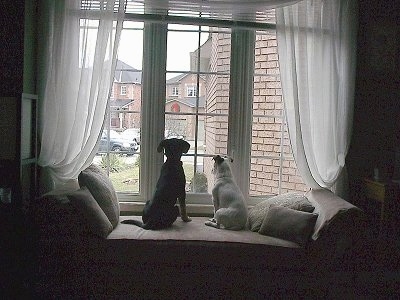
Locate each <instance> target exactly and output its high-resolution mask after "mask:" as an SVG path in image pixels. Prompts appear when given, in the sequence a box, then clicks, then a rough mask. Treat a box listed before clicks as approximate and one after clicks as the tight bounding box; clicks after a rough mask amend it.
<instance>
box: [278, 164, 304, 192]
mask: <svg viewBox="0 0 400 300" xmlns="http://www.w3.org/2000/svg"><path fill="white" fill-rule="evenodd" d="M308 190H309V188H308V187H307V186H306V185H305V184H304V182H303V180H302V179H301V177H300V174H299V172H298V171H297V167H296V162H295V161H294V160H293V159H284V160H283V161H282V179H281V194H283V193H289V192H306V191H308Z"/></svg>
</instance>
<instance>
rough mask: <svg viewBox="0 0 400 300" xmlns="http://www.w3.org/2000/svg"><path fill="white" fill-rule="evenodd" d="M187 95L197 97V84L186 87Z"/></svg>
mask: <svg viewBox="0 0 400 300" xmlns="http://www.w3.org/2000/svg"><path fill="white" fill-rule="evenodd" d="M186 96H187V97H196V96H197V89H196V87H195V86H187V87H186Z"/></svg>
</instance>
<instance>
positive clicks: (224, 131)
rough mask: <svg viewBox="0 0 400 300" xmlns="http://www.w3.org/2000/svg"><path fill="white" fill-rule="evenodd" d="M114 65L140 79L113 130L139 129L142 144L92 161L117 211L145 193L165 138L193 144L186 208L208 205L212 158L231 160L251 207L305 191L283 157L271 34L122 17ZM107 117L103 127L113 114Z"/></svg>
mask: <svg viewBox="0 0 400 300" xmlns="http://www.w3.org/2000/svg"><path fill="white" fill-rule="evenodd" d="M271 14H272V15H273V12H272V13H271ZM180 20H184V17H182V19H180ZM272 20H273V18H272ZM190 23H191V24H193V19H191V22H190ZM221 24H222V25H221ZM230 24H231V23H229V22H227V23H226V25H230ZM183 40H184V41H185V43H184V44H182V43H180V42H179V41H183ZM165 41H167V42H166V43H165ZM149 49H152V50H151V51H149ZM118 59H119V60H120V61H123V62H124V63H125V64H126V65H127V66H126V65H124V67H123V68H122V69H124V72H126V74H130V73H132V74H133V72H135V74H136V77H135V78H138V77H139V78H140V79H139V80H137V81H136V83H135V85H134V86H136V87H137V91H136V94H135V96H134V97H135V101H133V102H132V103H135V105H134V106H132V107H129V109H127V110H124V111H119V113H120V114H119V118H120V120H119V121H120V123H119V124H124V125H123V126H121V127H120V128H119V129H118V131H121V132H122V134H123V133H124V131H126V130H129V129H133V128H135V129H137V132H140V133H141V136H140V139H138V140H140V145H139V148H138V150H137V151H136V152H135V154H134V155H122V154H118V156H116V157H113V158H111V155H113V153H110V154H106V155H102V156H100V157H96V159H97V162H98V163H99V164H102V165H104V166H105V167H106V168H107V170H108V171H109V176H110V178H111V180H112V181H113V184H114V186H115V188H116V190H117V192H118V196H119V199H120V201H121V208H122V209H124V208H126V207H130V206H129V205H130V204H129V203H133V202H143V201H146V200H147V199H149V198H150V197H151V196H152V193H153V190H154V187H155V185H156V182H157V179H158V175H159V166H160V165H161V164H162V162H163V159H165V158H163V157H162V156H160V155H159V154H158V153H157V152H156V151H154V149H156V148H157V145H158V143H159V142H160V140H162V139H163V138H170V137H178V138H184V139H186V140H187V141H189V142H190V144H191V148H190V150H189V152H188V153H187V154H186V155H184V156H183V157H182V161H183V166H184V170H185V175H186V181H187V187H186V188H187V202H188V203H191V204H193V205H194V206H195V207H197V208H198V209H199V212H200V211H201V210H200V209H202V208H203V206H202V204H212V202H211V195H210V193H211V189H212V187H213V183H214V179H213V175H212V172H211V170H212V164H213V162H212V157H213V156H214V155H215V154H220V155H229V156H231V157H233V159H234V163H233V172H234V174H235V178H236V181H237V183H238V185H239V187H240V188H241V189H242V191H243V193H244V194H245V195H248V197H246V198H249V204H250V205H252V204H255V203H257V201H260V199H261V198H265V197H270V196H272V195H276V194H279V193H284V192H288V191H304V190H305V189H306V187H305V185H304V184H303V183H302V181H301V179H300V177H299V176H298V174H297V169H296V165H295V163H294V159H293V156H292V154H291V147H290V143H289V139H288V134H287V127H286V123H285V114H284V109H283V102H282V92H281V87H280V81H279V64H278V55H277V49H276V37H275V32H274V31H273V30H268V31H258V30H256V29H251V28H249V29H241V28H236V27H232V28H230V27H229V26H224V23H223V22H218V24H213V23H212V21H210V24H208V25H204V23H202V24H199V25H187V24H176V23H169V24H168V23H167V22H166V21H165V23H163V22H160V21H159V20H158V21H157V22H154V23H153V22H146V23H144V22H137V21H136V20H135V16H134V15H127V21H125V22H124V29H123V31H122V35H121V41H120V48H119V53H118ZM142 66H143V69H142V70H141V69H140V68H141V67H142ZM117 69H118V65H117ZM138 74H140V76H138ZM124 82H125V81H124ZM114 84H115V85H116V84H117V82H115V83H114ZM179 89H180V90H181V91H186V94H184V93H183V92H182V93H181V94H179V93H178V91H179ZM121 92H122V86H121ZM182 94H183V95H182ZM170 96H174V97H173V98H172V97H170ZM136 100H138V101H136ZM108 116H109V120H111V119H112V118H111V117H112V116H113V110H112V109H111V108H110V110H109V114H108ZM128 120H129V122H128ZM112 125H113V124H112V123H111V122H109V123H108V125H107V126H112ZM112 163H114V164H115V166H111V164H112ZM132 205H133V204H132ZM196 205H197V206H196ZM204 212H207V213H212V210H211V211H210V210H206V211H204Z"/></svg>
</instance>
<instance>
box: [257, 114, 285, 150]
mask: <svg viewBox="0 0 400 300" xmlns="http://www.w3.org/2000/svg"><path fill="white" fill-rule="evenodd" d="M281 122H282V119H281V118H272V117H261V116H253V126H252V145H251V156H257V157H258V156H261V157H275V158H276V157H279V156H280V155H281V136H282V124H281Z"/></svg>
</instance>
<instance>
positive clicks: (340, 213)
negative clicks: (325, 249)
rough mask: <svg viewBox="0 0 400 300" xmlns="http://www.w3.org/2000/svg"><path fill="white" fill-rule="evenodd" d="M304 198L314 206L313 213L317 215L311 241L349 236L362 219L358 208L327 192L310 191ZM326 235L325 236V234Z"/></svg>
mask: <svg viewBox="0 0 400 300" xmlns="http://www.w3.org/2000/svg"><path fill="white" fill-rule="evenodd" d="M306 197H307V198H308V199H309V201H310V202H311V203H312V204H313V205H314V206H315V211H314V212H315V213H317V214H318V215H319V217H318V220H317V222H316V224H315V228H314V232H313V235H312V239H313V240H317V239H318V238H319V236H320V235H321V234H322V233H324V235H327V234H330V233H331V232H335V233H339V234H340V231H341V234H342V235H343V236H345V235H349V234H350V230H357V228H358V226H357V222H358V221H361V220H362V219H363V212H362V210H361V209H359V208H358V207H356V206H354V205H353V204H351V203H349V202H347V201H345V200H344V199H342V198H340V197H338V196H336V195H335V194H334V193H332V192H331V191H329V190H326V189H319V190H314V189H313V190H310V191H309V192H307V193H306ZM325 233H326V234H325Z"/></svg>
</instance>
